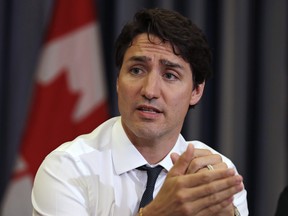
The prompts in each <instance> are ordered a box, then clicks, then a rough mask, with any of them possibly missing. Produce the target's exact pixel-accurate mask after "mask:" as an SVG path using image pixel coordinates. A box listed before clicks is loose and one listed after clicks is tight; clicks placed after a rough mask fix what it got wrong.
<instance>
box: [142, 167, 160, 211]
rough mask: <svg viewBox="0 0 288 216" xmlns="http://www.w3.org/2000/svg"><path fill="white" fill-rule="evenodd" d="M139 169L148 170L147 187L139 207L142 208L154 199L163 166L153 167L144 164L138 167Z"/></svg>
mask: <svg viewBox="0 0 288 216" xmlns="http://www.w3.org/2000/svg"><path fill="white" fill-rule="evenodd" d="M137 169H139V170H145V171H147V176H148V177H147V185H146V189H145V191H144V193H143V196H142V199H141V201H140V205H139V208H142V207H144V206H146V205H147V204H148V203H150V202H151V201H152V200H153V192H154V187H155V183H156V179H157V178H158V176H159V174H160V172H161V170H162V169H163V167H162V166H160V165H158V166H156V167H153V168H152V167H147V166H145V165H144V166H141V167H138V168H137Z"/></svg>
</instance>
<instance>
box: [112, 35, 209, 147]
mask: <svg viewBox="0 0 288 216" xmlns="http://www.w3.org/2000/svg"><path fill="white" fill-rule="evenodd" d="M150 39H152V41H153V42H154V43H151V42H150V41H149V40H148V37H147V34H140V35H138V36H136V37H135V38H134V40H133V43H132V46H131V47H129V48H128V49H127V51H126V53H125V55H124V59H123V64H122V67H121V69H120V73H119V77H118V80H117V92H118V106H119V111H120V114H121V116H122V124H123V127H124V129H125V131H126V133H127V134H128V137H129V138H130V140H131V141H132V142H133V140H136V139H139V138H140V139H146V140H157V139H159V138H162V137H163V136H168V138H169V137H170V138H175V137H178V135H179V133H180V131H181V128H182V124H183V121H184V118H185V115H186V113H187V111H188V108H189V105H194V104H196V103H197V102H198V101H199V99H200V98H201V95H202V92H203V88H204V84H201V85H199V87H198V88H195V89H194V90H193V81H192V71H191V69H190V66H189V64H188V63H187V62H185V61H184V60H183V59H182V58H181V57H180V56H176V55H175V54H174V53H173V50H172V47H171V44H170V43H167V42H166V43H162V42H161V41H160V40H159V38H157V37H152V36H151V35H150Z"/></svg>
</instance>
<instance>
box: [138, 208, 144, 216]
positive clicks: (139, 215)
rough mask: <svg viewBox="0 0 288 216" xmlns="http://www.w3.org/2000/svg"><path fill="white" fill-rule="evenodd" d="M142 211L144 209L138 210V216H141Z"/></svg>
mask: <svg viewBox="0 0 288 216" xmlns="http://www.w3.org/2000/svg"><path fill="white" fill-rule="evenodd" d="M143 209H144V208H140V209H139V211H138V216H143Z"/></svg>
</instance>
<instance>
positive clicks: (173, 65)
mask: <svg viewBox="0 0 288 216" xmlns="http://www.w3.org/2000/svg"><path fill="white" fill-rule="evenodd" d="M129 61H139V62H149V61H151V58H149V57H147V56H132V57H131V58H130V59H129ZM160 63H161V64H162V65H164V66H168V67H171V68H180V69H183V66H182V65H180V64H177V63H174V62H171V61H169V60H167V59H160Z"/></svg>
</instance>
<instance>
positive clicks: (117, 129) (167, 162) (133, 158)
mask: <svg viewBox="0 0 288 216" xmlns="http://www.w3.org/2000/svg"><path fill="white" fill-rule="evenodd" d="M186 148H187V143H186V141H185V140H184V138H183V137H182V135H181V134H180V135H179V137H178V140H177V142H176V144H175V146H174V147H173V149H172V150H171V151H170V152H169V154H167V156H166V157H165V158H164V159H163V160H162V161H160V162H159V165H161V166H163V167H164V168H165V169H166V170H167V171H169V170H170V169H171V168H172V166H173V163H172V160H171V158H170V154H171V153H172V152H175V153H178V154H182V153H183V152H184V151H185V150H186ZM112 159H113V164H114V167H115V171H116V173H117V174H118V175H120V174H123V173H125V172H128V171H130V170H133V169H135V168H137V167H140V166H142V165H145V164H147V161H146V160H145V158H144V157H143V156H142V155H141V154H140V152H139V151H138V150H137V149H136V148H135V146H134V145H133V144H132V143H131V141H130V140H129V138H128V137H127V135H126V133H125V131H124V129H123V127H122V123H121V118H119V119H118V120H117V121H116V123H115V125H114V126H113V129H112Z"/></svg>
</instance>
